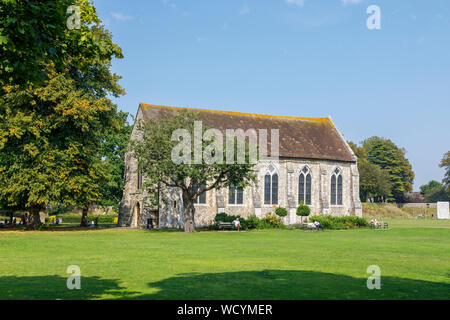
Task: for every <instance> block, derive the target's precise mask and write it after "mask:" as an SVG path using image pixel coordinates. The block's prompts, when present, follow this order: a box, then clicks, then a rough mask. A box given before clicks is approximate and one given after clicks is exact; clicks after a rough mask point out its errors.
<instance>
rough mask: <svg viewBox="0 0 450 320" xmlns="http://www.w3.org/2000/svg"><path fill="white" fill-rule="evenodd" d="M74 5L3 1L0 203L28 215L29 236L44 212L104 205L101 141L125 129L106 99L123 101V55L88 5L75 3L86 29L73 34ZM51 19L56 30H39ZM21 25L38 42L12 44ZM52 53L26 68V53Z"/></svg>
mask: <svg viewBox="0 0 450 320" xmlns="http://www.w3.org/2000/svg"><path fill="white" fill-rule="evenodd" d="M71 4H73V3H70V4H69V3H68V1H52V2H50V1H49V2H41V1H14V0H13V1H5V0H3V1H2V7H1V12H0V33H1V35H2V38H0V39H2V40H1V41H2V43H3V48H2V49H3V51H2V52H4V53H5V57H6V59H5V61H6V60H7V61H6V62H5V61H3V59H2V62H3V64H2V69H1V70H0V72H1V85H2V87H1V89H0V90H1V94H0V173H1V174H0V202H2V203H5V205H7V206H19V207H24V208H25V209H27V210H28V211H29V213H30V214H29V219H28V221H27V225H28V227H29V228H36V227H37V225H38V224H39V223H40V219H39V212H40V211H41V210H42V209H43V208H44V207H45V206H47V205H48V204H51V203H59V202H61V201H64V202H67V203H77V204H80V205H81V204H82V205H87V203H90V202H92V201H94V199H96V198H97V199H98V198H100V194H99V192H98V191H99V190H98V188H97V186H98V183H99V181H102V180H104V178H105V176H104V171H102V170H99V169H100V167H99V156H98V155H99V152H100V145H101V142H102V139H103V138H102V136H103V134H104V133H105V132H106V131H107V130H111V128H113V129H114V130H119V129H120V119H119V118H118V115H117V107H116V106H115V105H114V104H112V102H111V101H110V99H109V97H110V96H115V97H118V96H119V95H121V94H123V93H124V92H123V90H122V88H121V87H120V86H119V85H118V80H119V77H118V76H117V75H115V74H113V73H111V72H110V67H111V60H112V59H113V58H114V57H116V58H121V57H122V53H121V50H120V48H119V47H118V46H117V45H116V44H114V43H113V42H112V40H111V35H110V33H109V32H108V31H106V30H105V29H104V27H103V26H102V25H101V21H100V20H99V19H98V17H97V15H96V12H95V8H94V7H93V6H92V4H91V2H90V1H87V0H79V1H75V4H76V5H78V6H79V7H80V9H81V13H82V14H81V26H80V28H79V29H73V30H69V29H68V28H67V25H66V20H67V17H68V16H67V14H66V10H67V6H68V5H71ZM30 12H32V13H33V14H32V15H30V14H29V13H30ZM49 16H51V20H50V21H55V24H54V25H53V24H52V23H51V22H50V24H49V26H45V25H43V24H41V23H40V22H39V21H42V22H43V23H48V20H46V19H47V18H48V17H49ZM18 17H22V18H23V19H19V18H18ZM25 17H26V19H25ZM15 19H17V20H15ZM35 20H36V21H35ZM56 22H57V23H56ZM16 23H17V24H18V26H17V28H20V26H22V25H23V28H25V30H27V32H30V33H33V34H34V36H31V35H30V36H25V37H23V38H21V39H20V40H18V41H19V42H17V43H16V42H14V41H12V39H15V38H14V35H13V34H11V30H10V29H8V27H11V28H12V30H14V28H15V27H14V26H15V24H16ZM36 30H38V31H39V32H41V33H40V34H39V35H37V31H36ZM36 37H37V38H36ZM41 38H43V39H45V41H44V42H45V43H44V44H43V43H41V42H40V41H39V39H41ZM5 39H6V40H5ZM36 39H38V40H36ZM55 39H56V40H55ZM22 42H23V43H22ZM53 44H55V45H56V46H58V47H57V48H56V49H55V48H53V47H52V45H53ZM47 46H48V47H49V49H48V52H45V50H44V53H43V55H39V54H37V55H36V59H29V60H27V59H26V57H27V55H28V53H27V52H22V51H28V52H34V51H38V50H42V48H44V49H45V48H47ZM15 57H19V58H18V60H17V59H16V60H14V59H15ZM22 60H23V61H24V60H27V61H26V68H24V69H20V70H19V71H18V72H17V75H16V73H15V71H16V70H17V69H15V67H14V66H16V65H17V64H18V61H19V62H22ZM5 65H6V67H5ZM11 68H12V69H11ZM11 70H12V71H11Z"/></svg>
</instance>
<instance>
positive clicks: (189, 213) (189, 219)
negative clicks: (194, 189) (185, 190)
mask: <svg viewBox="0 0 450 320" xmlns="http://www.w3.org/2000/svg"><path fill="white" fill-rule="evenodd" d="M183 205H184V217H183V224H184V232H186V233H194V232H196V231H195V221H194V215H195V207H194V202H193V201H192V200H191V199H190V198H189V197H188V196H184V195H183Z"/></svg>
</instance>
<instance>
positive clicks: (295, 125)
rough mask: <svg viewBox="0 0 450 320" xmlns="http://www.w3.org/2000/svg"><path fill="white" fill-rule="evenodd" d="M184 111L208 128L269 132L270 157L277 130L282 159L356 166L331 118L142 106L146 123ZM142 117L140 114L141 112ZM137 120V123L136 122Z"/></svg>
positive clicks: (353, 157) (352, 155) (350, 152)
mask: <svg viewBox="0 0 450 320" xmlns="http://www.w3.org/2000/svg"><path fill="white" fill-rule="evenodd" d="M182 109H187V110H190V111H195V112H198V113H199V114H200V117H201V119H202V120H203V122H204V125H205V126H210V127H213V128H217V129H219V130H221V131H225V130H226V129H234V130H236V129H243V130H244V131H245V130H248V129H256V130H258V129H267V131H268V135H269V137H268V147H267V149H268V151H269V153H270V130H271V129H278V130H279V135H280V158H304V159H318V160H333V161H343V162H356V157H355V155H354V154H353V152H352V150H351V148H350V147H349V146H348V144H347V142H346V141H345V140H344V138H343V136H342V135H341V133H340V132H339V130H338V129H337V128H336V127H335V125H334V124H333V121H332V120H331V118H303V117H289V116H273V115H264V114H252V113H242V112H231V111H218V110H206V109H194V108H179V107H165V106H157V105H149V104H143V103H141V104H140V110H141V112H142V117H143V120H144V121H146V120H148V119H161V118H162V117H163V116H170V115H174V114H175V113H176V112H178V111H179V110H182ZM138 115H139V112H138ZM137 120H138V119H137Z"/></svg>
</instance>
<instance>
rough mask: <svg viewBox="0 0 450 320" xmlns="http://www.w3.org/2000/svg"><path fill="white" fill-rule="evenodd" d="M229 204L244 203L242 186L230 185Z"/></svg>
mask: <svg viewBox="0 0 450 320" xmlns="http://www.w3.org/2000/svg"><path fill="white" fill-rule="evenodd" d="M228 204H244V190H243V189H242V187H236V186H235V185H234V184H232V185H230V187H229V189H228Z"/></svg>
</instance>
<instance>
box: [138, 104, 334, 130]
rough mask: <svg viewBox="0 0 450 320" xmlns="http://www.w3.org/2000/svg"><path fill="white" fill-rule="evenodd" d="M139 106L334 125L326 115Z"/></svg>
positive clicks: (142, 105) (151, 105)
mask: <svg viewBox="0 0 450 320" xmlns="http://www.w3.org/2000/svg"><path fill="white" fill-rule="evenodd" d="M139 106H140V107H145V108H147V107H150V108H160V109H176V110H181V109H187V110H192V111H203V112H211V113H220V114H229V115H240V116H248V117H264V118H275V119H287V120H303V121H315V122H322V123H328V124H330V125H331V126H332V127H334V124H333V121H332V120H331V119H330V118H329V117H327V118H309V117H294V116H280V115H268V114H257V113H247V112H238V111H225V110H210V109H200V108H187V107H169V106H160V105H155V104H146V103H140V104H139Z"/></svg>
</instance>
